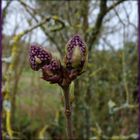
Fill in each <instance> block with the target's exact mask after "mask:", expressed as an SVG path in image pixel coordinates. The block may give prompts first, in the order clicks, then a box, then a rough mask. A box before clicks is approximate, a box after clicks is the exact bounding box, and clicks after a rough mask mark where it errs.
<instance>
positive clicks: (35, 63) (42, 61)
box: [29, 45, 52, 71]
mask: <svg viewBox="0 0 140 140" xmlns="http://www.w3.org/2000/svg"><path fill="white" fill-rule="evenodd" d="M29 53H30V59H29V61H30V65H31V68H32V69H33V70H36V71H37V70H39V69H40V68H41V67H43V66H44V65H46V64H49V63H50V61H51V59H52V55H51V53H49V52H47V51H46V50H44V49H43V48H42V47H39V46H37V45H32V46H31V47H30V52H29Z"/></svg>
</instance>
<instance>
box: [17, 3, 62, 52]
mask: <svg viewBox="0 0 140 140" xmlns="http://www.w3.org/2000/svg"><path fill="white" fill-rule="evenodd" d="M19 2H20V4H21V5H22V6H23V7H24V8H25V9H26V11H27V12H28V14H30V16H31V17H32V18H33V19H34V20H35V21H36V22H37V23H38V22H39V20H38V19H37V18H36V17H35V16H34V14H37V12H36V11H35V10H34V9H33V8H32V7H30V6H29V5H27V4H26V3H25V2H23V1H22V0H20V1H19ZM30 10H32V12H33V13H32V12H31V11H30ZM42 18H44V17H42ZM40 28H41V29H42V31H43V32H44V34H45V35H46V36H47V37H48V38H49V39H50V40H51V42H52V43H53V44H54V45H55V46H56V48H57V50H58V51H59V52H60V54H62V50H61V47H60V46H59V45H58V43H57V42H56V41H55V40H54V39H53V37H51V36H50V34H49V33H48V32H47V31H46V28H45V27H44V26H43V25H41V26H40Z"/></svg>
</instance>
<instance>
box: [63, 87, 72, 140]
mask: <svg viewBox="0 0 140 140" xmlns="http://www.w3.org/2000/svg"><path fill="white" fill-rule="evenodd" d="M63 92H64V97H65V115H66V120H67V133H68V139H69V140H71V139H73V134H72V119H71V105H70V93H69V86H67V87H63Z"/></svg>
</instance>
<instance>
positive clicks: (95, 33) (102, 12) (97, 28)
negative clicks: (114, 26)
mask: <svg viewBox="0 0 140 140" xmlns="http://www.w3.org/2000/svg"><path fill="white" fill-rule="evenodd" d="M124 1H125V0H119V1H117V2H116V3H114V4H113V5H111V6H110V7H107V1H106V0H103V1H102V0H101V2H100V12H99V14H98V16H97V20H96V23H95V26H94V27H93V29H92V33H91V35H90V37H89V41H88V44H89V51H91V48H92V46H93V45H94V43H95V42H96V40H97V38H98V36H99V34H100V31H101V27H102V22H103V19H104V17H105V16H106V15H107V13H108V12H110V11H111V10H112V9H114V8H115V7H116V6H118V5H119V4H120V3H122V2H124ZM89 57H90V56H89Z"/></svg>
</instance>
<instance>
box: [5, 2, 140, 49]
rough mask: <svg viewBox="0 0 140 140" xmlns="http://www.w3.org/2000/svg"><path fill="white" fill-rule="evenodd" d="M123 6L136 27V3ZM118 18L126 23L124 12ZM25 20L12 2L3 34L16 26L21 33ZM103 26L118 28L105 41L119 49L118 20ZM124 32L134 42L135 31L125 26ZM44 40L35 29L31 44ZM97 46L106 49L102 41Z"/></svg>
mask: <svg viewBox="0 0 140 140" xmlns="http://www.w3.org/2000/svg"><path fill="white" fill-rule="evenodd" d="M6 2H7V1H4V0H3V1H2V7H5V5H6ZM27 2H29V1H27ZM29 4H30V5H31V3H29ZM31 6H32V7H33V6H34V5H33V4H32V5H31ZM124 6H125V8H126V10H127V12H128V13H129V15H130V19H129V20H130V22H131V23H132V24H134V25H135V26H136V27H137V23H138V12H137V11H138V10H137V1H131V2H130V1H126V2H125V3H124ZM120 7H121V5H120ZM97 12H98V9H97V10H95V11H93V13H92V15H91V16H90V18H89V23H93V22H94V21H95V19H96V15H97ZM112 12H114V11H112ZM110 14H111V13H110ZM119 16H120V18H121V20H122V21H123V22H125V23H127V22H126V18H125V17H126V15H125V12H124V10H122V11H121V12H120V11H119ZM92 17H93V18H92ZM108 17H109V15H108V16H106V19H107V18H108ZM27 18H28V19H30V16H29V15H28V14H27V13H26V11H25V10H24V8H23V7H22V6H21V5H20V4H19V3H18V1H16V0H15V1H13V2H12V3H11V5H10V7H9V8H8V16H7V17H6V20H5V23H4V25H3V33H4V34H7V35H12V34H13V32H14V30H15V28H16V26H17V25H18V28H17V30H16V33H19V32H21V31H23V30H25V29H27V28H29V25H28V23H27ZM104 25H105V26H109V29H108V30H107V32H108V31H109V30H111V29H114V28H119V27H120V30H118V31H116V32H115V33H113V34H109V35H107V40H108V41H109V43H110V44H111V45H113V46H114V47H115V48H119V47H121V46H122V43H123V33H122V32H123V26H122V25H121V24H119V25H118V18H117V17H112V18H111V19H110V21H109V22H108V23H105V24H104ZM126 30H127V31H126V32H128V34H127V40H133V41H136V35H135V34H136V32H137V31H136V29H134V27H133V26H127V29H126ZM104 37H106V36H104ZM26 40H28V38H27V36H26ZM44 40H46V36H45V35H44V33H43V32H42V31H41V30H40V29H39V28H37V29H35V30H34V31H33V32H32V40H31V42H36V43H39V44H41V43H42V42H44ZM46 42H47V41H46ZM99 46H100V47H103V46H105V47H106V48H107V47H108V46H107V45H105V44H104V43H103V41H102V40H100V45H99Z"/></svg>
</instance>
